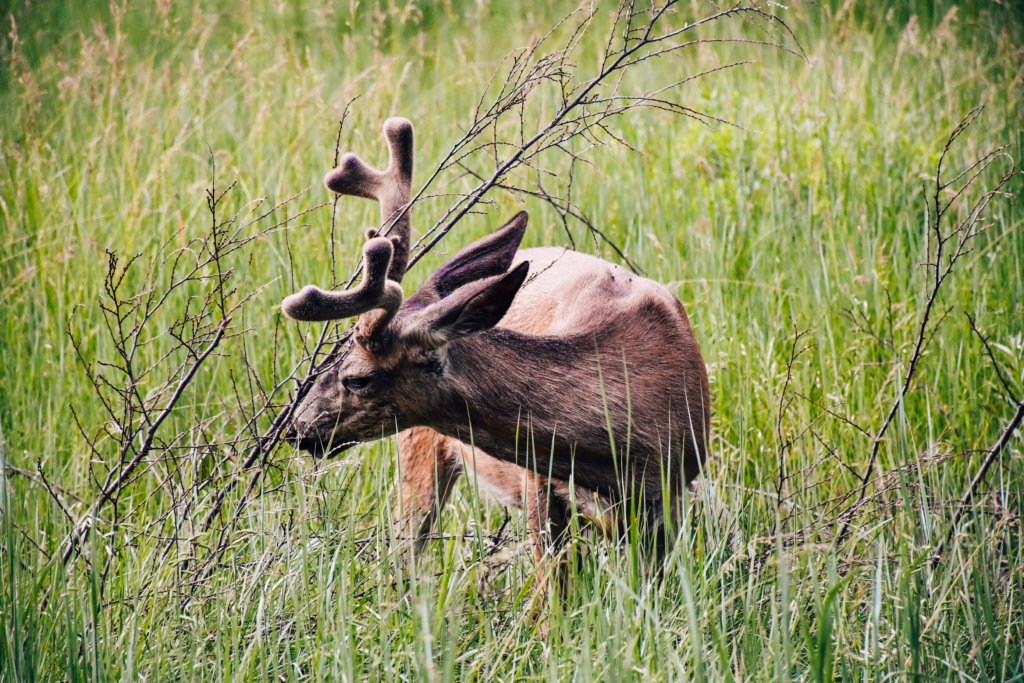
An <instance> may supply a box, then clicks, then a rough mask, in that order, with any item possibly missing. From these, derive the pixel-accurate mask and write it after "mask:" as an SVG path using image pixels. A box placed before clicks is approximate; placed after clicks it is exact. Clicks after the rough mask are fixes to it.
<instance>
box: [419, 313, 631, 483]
mask: <svg viewBox="0 0 1024 683" xmlns="http://www.w3.org/2000/svg"><path fill="white" fill-rule="evenodd" d="M596 348H597V344H596V340H593V339H590V340H587V339H583V338H582V337H581V338H578V339H577V338H561V337H548V336H535V335H526V334H522V333H518V332H514V331H512V330H507V329H494V330H490V331H488V332H486V333H484V334H481V335H477V336H475V337H468V338H466V339H462V340H458V341H455V342H452V343H451V344H449V346H448V349H447V354H448V357H447V367H446V370H445V376H446V377H445V384H446V388H447V391H446V392H445V398H444V406H443V410H442V411H441V412H442V413H443V416H442V417H441V419H440V420H438V422H437V424H432V425H430V426H432V427H434V428H435V429H437V430H438V431H441V432H442V433H445V434H447V435H449V436H453V437H456V438H458V439H459V440H461V441H463V442H464V443H473V444H475V445H476V446H478V447H480V448H482V449H483V450H485V451H486V452H488V453H489V454H490V455H493V456H495V457H498V458H501V459H504V460H514V459H516V458H518V457H521V455H522V454H523V453H524V452H525V451H526V450H531V451H532V450H536V451H537V452H538V454H541V455H542V454H545V453H547V452H558V453H562V454H566V453H568V452H570V451H571V452H572V453H574V454H577V453H578V454H579V455H580V456H582V457H585V454H586V452H588V451H590V450H595V449H598V450H601V451H603V452H607V450H608V430H607V421H606V414H605V408H606V407H608V408H609V410H610V413H609V414H610V415H613V417H612V421H613V423H616V422H619V420H617V419H616V417H614V414H616V413H618V412H620V410H619V406H618V404H619V403H620V401H619V400H618V399H617V398H616V399H614V400H612V399H611V397H612V396H613V395H619V394H620V392H618V390H617V388H615V387H610V386H608V384H607V382H605V383H604V385H603V386H602V379H603V378H604V377H606V374H605V373H602V372H601V371H600V366H601V364H602V363H603V360H602V357H601V356H600V355H599V354H598V352H597V351H596ZM609 360H610V359H609ZM620 365H621V361H620ZM610 374H615V375H619V374H621V373H610ZM608 379H611V378H610V377H609V378H608ZM603 390H604V391H603ZM605 394H606V395H607V397H608V400H606V399H605ZM623 417H624V416H623ZM570 436H571V437H572V441H569V440H568V439H569V437H570ZM527 442H529V443H527ZM555 460H556V462H555V463H554V469H553V470H552V474H555V475H557V474H559V473H560V470H564V472H562V474H563V476H566V475H567V474H568V472H569V469H570V467H571V464H570V463H569V462H568V460H566V459H565V458H564V457H559V456H558V455H556V458H555Z"/></svg>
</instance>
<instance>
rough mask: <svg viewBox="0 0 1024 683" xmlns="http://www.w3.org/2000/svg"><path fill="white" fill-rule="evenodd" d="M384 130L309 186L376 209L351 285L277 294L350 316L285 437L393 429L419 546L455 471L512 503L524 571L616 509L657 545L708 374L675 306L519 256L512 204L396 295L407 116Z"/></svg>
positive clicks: (608, 519)
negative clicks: (356, 280)
mask: <svg viewBox="0 0 1024 683" xmlns="http://www.w3.org/2000/svg"><path fill="white" fill-rule="evenodd" d="M384 138H385V140H386V141H387V145H388V150H389V161H388V166H387V167H386V169H385V170H383V171H380V170H377V169H375V168H373V167H371V166H369V165H368V164H366V163H365V162H363V161H362V159H360V157H358V156H357V155H355V154H352V153H348V154H345V155H344V156H343V157H342V158H341V159H340V160H339V165H338V167H337V168H335V169H334V170H332V171H330V172H329V173H328V174H327V175H326V176H325V179H324V182H325V184H326V186H327V188H328V189H329V190H331V191H332V192H334V193H336V194H338V195H349V196H355V197H363V198H366V199H371V200H375V201H377V202H378V203H379V204H380V211H381V218H382V226H383V227H382V228H381V229H380V230H377V229H370V230H368V231H367V232H366V241H365V243H364V245H363V247H362V259H363V274H362V281H361V283H360V284H359V285H358V286H356V287H355V288H352V289H349V290H347V291H331V290H324V289H321V288H319V287H316V286H314V285H309V286H306V287H304V288H303V289H302V290H301V291H299V292H298V293H296V294H292V295H290V296H288V297H287V298H285V299H284V301H283V303H282V310H283V312H284V314H285V315H287V316H288V317H290V318H292V319H294V320H297V321H305V322H317V321H335V320H341V319H345V318H349V317H357V319H356V322H355V324H354V326H353V328H352V336H351V339H350V341H349V342H348V344H347V345H346V346H344V347H343V349H342V350H341V351H340V352H338V353H337V356H336V357H335V358H333V359H332V362H331V363H330V367H329V369H328V370H326V371H325V372H324V373H323V374H322V375H320V376H319V377H318V378H317V379H316V380H315V382H314V384H313V386H312V388H311V389H310V390H309V392H308V393H307V394H306V395H305V396H304V397H303V398H302V399H301V401H299V402H298V403H297V404H296V405H295V407H294V410H293V413H292V417H291V422H290V425H289V426H288V428H287V434H286V435H285V437H286V438H287V440H289V441H290V442H292V443H293V444H295V445H296V446H297V447H298V448H299V449H302V450H305V451H308V452H309V453H311V454H312V455H314V456H317V457H324V456H328V457H329V456H334V455H337V454H338V453H340V452H342V451H344V450H346V449H348V448H350V447H352V446H354V445H356V444H361V443H366V442H371V441H374V440H378V439H381V438H384V437H388V436H390V435H392V434H396V433H397V442H398V458H399V462H398V464H399V471H400V479H401V482H400V496H399V501H398V506H397V508H398V509H397V510H396V511H395V513H394V520H395V524H396V525H397V528H398V529H399V530H400V531H401V533H402V534H403V535H404V537H405V538H408V539H410V540H411V541H412V543H413V544H414V547H416V548H418V549H421V548H422V547H423V545H424V543H425V542H426V541H427V540H428V539H429V537H430V534H431V530H432V529H433V526H434V524H435V522H436V521H437V517H438V515H439V514H440V512H441V510H442V508H443V507H444V506H445V504H446V502H447V501H448V499H449V497H450V495H451V493H452V490H453V487H454V486H455V484H456V482H457V481H458V479H459V477H460V476H463V475H465V476H468V477H470V478H471V479H475V480H476V484H477V486H478V487H479V490H480V491H482V492H486V493H487V494H489V495H490V496H492V497H493V498H495V499H496V500H497V501H498V502H499V503H501V504H503V505H505V506H508V507H514V508H519V509H521V510H522V511H523V512H524V513H525V518H526V527H527V529H528V538H529V540H530V544H531V545H532V546H533V553H534V556H535V561H536V563H537V565H538V567H539V566H540V565H541V563H542V562H543V561H544V558H545V557H546V556H550V557H556V558H557V557H558V556H559V552H560V549H562V548H563V547H564V545H565V541H566V539H567V537H568V535H569V526H570V521H571V520H572V519H573V516H574V514H575V515H578V517H577V519H583V520H585V521H588V522H589V523H590V524H592V525H593V527H594V528H596V529H597V530H598V531H599V532H601V533H603V534H604V535H606V536H608V537H611V538H623V537H624V535H625V534H626V533H627V532H628V528H629V524H630V522H629V520H630V519H639V520H640V521H641V522H642V524H641V526H642V527H643V528H645V529H649V530H650V531H651V532H652V533H651V534H649V535H650V536H651V537H652V538H653V537H659V538H662V539H665V538H667V537H668V534H667V533H666V532H665V529H666V528H667V527H666V522H669V521H673V520H677V519H678V518H679V515H680V514H681V505H682V503H683V502H684V498H685V489H686V488H687V487H688V486H689V485H690V483H691V482H692V480H693V479H694V478H695V477H696V476H697V475H698V473H699V472H700V471H701V468H702V466H703V463H704V460H705V456H706V453H707V449H708V439H709V431H710V415H711V412H710V408H711V406H710V393H709V388H708V378H707V371H706V368H705V365H704V360H703V357H702V355H701V351H700V346H699V344H698V342H697V339H696V337H695V336H694V333H693V330H692V328H691V326H690V322H689V319H688V318H687V314H686V310H685V309H684V307H683V304H682V303H681V302H680V301H679V299H678V298H677V297H676V296H675V295H674V294H673V293H672V292H671V291H669V290H668V289H667V288H666V287H665V286H663V285H661V284H659V283H657V282H655V281H654V280H651V279H648V278H645V277H641V276H639V275H636V274H634V273H632V272H631V271H628V270H626V269H625V268H623V267H621V266H619V265H616V264H613V263H610V262H608V261H605V260H602V259H600V258H598V257H596V256H591V255H588V254H584V253H580V252H577V251H572V250H569V249H566V248H562V247H553V246H545V247H536V248H529V249H521V250H520V249H519V245H520V242H521V240H522V239H523V236H524V234H525V232H526V227H527V221H528V216H527V214H526V212H520V213H519V214H517V215H516V216H514V217H513V218H512V219H511V220H510V221H508V222H507V223H506V224H505V225H504V226H502V227H501V228H499V229H498V230H496V231H494V232H492V233H491V234H489V235H487V236H486V237H483V238H482V239H479V240H477V241H475V242H473V243H472V244H470V245H469V246H467V247H465V248H464V249H462V250H461V251H459V252H458V253H457V254H456V255H455V256H454V257H452V258H451V259H450V260H448V262H447V263H445V264H444V265H443V266H441V268H440V269H438V270H437V271H436V272H434V273H432V274H431V275H430V276H429V277H427V278H426V280H425V281H424V282H423V283H422V284H421V285H420V286H419V287H418V288H417V289H416V290H415V292H414V293H413V294H412V295H411V296H409V297H405V296H404V291H403V289H402V286H401V283H402V279H403V277H404V275H405V271H406V267H407V264H408V261H409V253H410V239H411V234H412V226H411V213H412V212H411V209H412V206H411V204H412V202H411V201H410V198H411V195H412V172H413V140H414V133H413V126H412V123H411V122H410V121H408V120H407V119H404V118H397V117H396V118H390V119H388V120H387V121H385V123H384ZM631 515H632V517H631ZM589 526H590V525H589V524H588V527H589ZM668 540H669V542H670V541H671V539H668ZM654 544H655V547H656V548H657V549H658V550H655V551H653V552H655V553H663V552H664V550H665V549H666V545H667V544H666V543H665V542H664V540H663V541H661V542H658V541H655V543H654ZM556 561H557V560H556ZM538 572H540V570H538Z"/></svg>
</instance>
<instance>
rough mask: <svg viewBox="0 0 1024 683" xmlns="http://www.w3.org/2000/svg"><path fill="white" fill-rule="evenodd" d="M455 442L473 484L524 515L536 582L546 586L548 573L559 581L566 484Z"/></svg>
mask: <svg viewBox="0 0 1024 683" xmlns="http://www.w3.org/2000/svg"><path fill="white" fill-rule="evenodd" d="M456 443H457V444H458V445H459V446H460V447H461V449H462V461H463V471H464V472H465V473H466V476H467V477H468V478H469V479H470V480H471V481H472V482H473V483H472V485H473V486H474V487H476V488H477V489H478V490H479V491H480V492H481V493H485V494H487V495H489V496H490V497H492V498H494V499H495V500H496V501H498V502H499V503H501V504H502V505H505V506H507V507H513V508H518V509H520V510H522V511H523V513H524V514H525V515H526V527H527V531H528V534H529V540H528V542H529V544H530V546H531V549H532V551H533V558H534V562H535V564H536V575H537V585H538V586H544V585H546V584H547V581H548V577H549V575H550V574H554V575H556V576H557V577H558V579H559V581H560V582H561V580H562V578H563V576H564V574H565V572H564V571H563V566H562V565H563V564H564V558H563V557H562V553H561V549H562V547H563V546H564V544H565V541H566V539H567V536H568V529H569V520H570V518H571V516H572V510H571V505H570V500H571V497H570V495H569V486H568V484H566V483H565V482H561V481H556V480H550V479H547V478H546V477H542V476H541V475H539V474H537V473H536V472H533V471H531V470H529V469H527V468H525V467H520V466H518V465H515V464H513V463H510V462H506V461H504V460H498V459H497V458H494V457H492V456H490V455H488V454H487V453H484V452H483V451H481V450H480V449H478V448H476V449H475V448H473V447H471V446H469V445H468V444H465V443H461V442H456Z"/></svg>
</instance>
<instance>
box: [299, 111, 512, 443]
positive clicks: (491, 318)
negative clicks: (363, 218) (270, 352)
mask: <svg viewBox="0 0 1024 683" xmlns="http://www.w3.org/2000/svg"><path fill="white" fill-rule="evenodd" d="M384 135H385V137H386V138H387V141H388V144H389V147H390V152H391V161H390V163H389V165H388V168H387V170H385V171H377V170H375V169H373V168H371V167H369V166H367V165H366V164H365V163H364V162H363V161H362V160H360V159H359V157H357V156H355V155H354V154H346V155H345V156H344V157H343V158H342V160H341V165H340V166H339V167H338V168H337V169H335V170H333V171H331V172H330V173H328V174H327V177H326V178H325V183H326V185H327V187H328V188H329V189H331V190H332V191H334V192H336V193H338V194H347V195H355V196H359V197H365V198H369V199H376V200H377V201H378V202H380V205H381V215H382V222H383V226H382V227H381V229H380V230H379V231H378V230H374V229H371V230H368V231H367V241H366V243H365V245H364V246H363V279H362V282H361V283H360V285H359V286H358V287H356V288H355V289H353V290H350V291H343V292H336V291H326V290H323V289H320V288H318V287H315V286H312V285H310V286H307V287H305V288H303V289H302V291H300V292H299V293H298V294H293V295H291V296H289V297H287V298H286V299H285V300H284V302H283V304H282V309H283V310H284V313H285V314H286V315H287V316H289V317H290V318H293V319H295V320H304V321H325V320H339V319H343V318H348V317H351V316H357V315H358V316H359V318H358V320H357V322H356V325H355V329H354V335H353V340H352V342H351V343H350V344H349V345H348V346H347V347H346V348H345V349H344V350H343V351H342V352H341V353H340V354H339V356H338V357H337V358H336V359H335V363H334V364H333V366H332V367H331V368H330V369H329V370H327V371H326V372H325V373H324V374H323V375H322V376H321V377H320V378H319V379H318V380H317V382H316V383H315V384H314V386H313V388H312V389H311V390H310V393H309V394H308V395H307V396H306V398H305V399H304V400H303V401H302V403H301V404H300V405H299V406H297V408H296V410H295V414H294V418H293V421H292V424H291V426H290V429H289V430H288V434H287V438H288V439H289V440H293V441H296V442H297V443H298V445H299V446H300V447H301V448H303V449H305V450H308V451H310V452H312V453H314V454H317V455H320V454H328V455H333V454H336V453H338V452H341V451H342V450H344V449H345V448H347V447H349V446H351V445H353V444H355V443H359V442H364V441H370V440H374V439H378V438H381V437H382V436H387V435H389V434H393V433H395V432H396V431H398V430H402V429H406V428H407V427H410V426H414V425H417V424H424V423H425V420H427V419H428V416H427V415H426V412H427V411H429V410H430V407H431V406H436V405H437V403H438V401H440V400H441V397H442V395H443V394H444V393H445V391H446V386H445V381H446V346H447V345H448V344H449V343H450V342H452V341H455V340H457V339H461V338H464V337H468V336H471V335H474V334H477V333H480V332H483V331H485V330H488V329H490V328H492V327H494V326H495V325H496V324H497V323H498V322H499V321H500V320H501V318H502V317H503V316H504V315H505V313H506V311H507V310H508V308H509V306H510V305H511V304H512V300H513V298H514V297H515V295H516V293H517V292H518V291H519V288H520V287H521V286H522V284H523V281H524V280H525V279H526V275H527V271H528V264H527V263H522V264H520V265H519V266H518V267H516V268H514V269H512V270H511V271H509V266H510V265H511V263H512V260H513V257H514V256H515V252H516V249H517V248H518V246H519V242H520V241H521V240H522V237H523V234H524V232H525V230H526V223H527V215H526V213H525V212H523V213H520V214H519V215H517V216H516V217H515V218H513V219H512V220H511V221H510V222H509V223H508V224H506V225H505V226H504V227H502V228H501V229H499V230H497V231H496V232H494V233H492V234H491V235H488V236H487V237H485V238H483V239H481V240H478V241H477V242H475V243H473V244H472V245H470V246H469V247H467V248H466V249H464V250H462V251H461V252H459V253H458V254H457V255H456V256H455V257H453V258H452V259H451V260H450V261H449V262H448V263H447V264H445V265H444V266H443V267H442V268H440V269H439V270H438V271H437V272H435V273H434V274H433V275H431V276H430V277H429V278H428V279H427V281H426V282H425V283H424V284H423V285H422V286H421V287H420V288H419V289H418V290H417V291H416V293H415V294H413V296H412V297H410V298H409V299H408V300H404V298H403V292H402V288H401V286H400V284H399V283H400V282H401V279H402V276H403V275H404V274H405V268H406V264H407V263H408V259H409V240H410V235H411V221H410V215H411V207H410V206H409V198H410V196H411V183H412V164H413V156H412V140H413V129H412V124H410V123H409V122H408V121H407V120H405V119H396V118H393V119H388V121H387V122H385V124H384Z"/></svg>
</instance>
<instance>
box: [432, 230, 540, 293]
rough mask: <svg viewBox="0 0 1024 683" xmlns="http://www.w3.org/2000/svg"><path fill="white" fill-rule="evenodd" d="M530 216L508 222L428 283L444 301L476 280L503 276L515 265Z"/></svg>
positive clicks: (465, 252) (466, 251) (444, 268)
mask: <svg viewBox="0 0 1024 683" xmlns="http://www.w3.org/2000/svg"><path fill="white" fill-rule="evenodd" d="M528 218H529V216H528V215H527V214H526V212H525V211H520V212H519V213H517V214H516V215H515V217H513V218H512V220H510V221H509V222H508V223H506V224H505V225H503V226H501V227H500V228H498V229H497V230H495V231H494V232H492V233H491V234H490V235H487V236H486V237H483V238H481V239H479V240H477V241H476V242H473V244H471V245H469V246H468V247H466V248H465V249H463V250H462V251H460V252H459V253H458V254H456V255H455V256H453V257H452V258H451V259H450V260H449V261H448V263H446V264H444V265H443V266H441V267H440V268H439V269H438V270H437V272H436V273H434V274H433V275H431V276H430V279H429V280H428V282H429V283H430V284H431V285H432V286H433V287H434V291H436V292H437V294H438V295H439V296H440V297H441V298H442V299H443V298H445V297H447V296H449V295H451V293H452V292H454V291H455V290H457V289H458V288H459V287H463V286H465V285H467V284H469V283H470V282H473V281H475V280H482V279H483V278H485V277H490V276H493V275H500V274H502V273H504V272H505V271H507V270H508V267H509V266H511V265H512V259H514V258H515V256H516V250H517V249H519V243H520V242H522V241H523V235H524V234H525V233H526V221H527V219H528Z"/></svg>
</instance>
